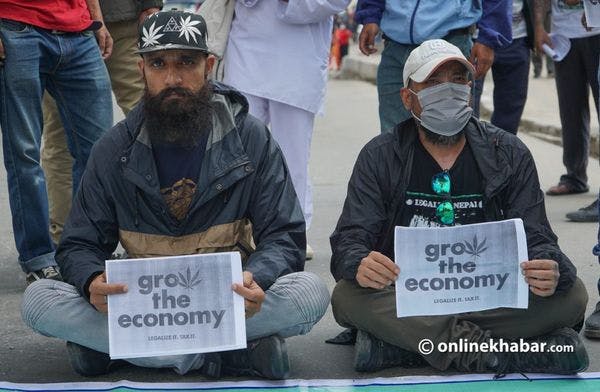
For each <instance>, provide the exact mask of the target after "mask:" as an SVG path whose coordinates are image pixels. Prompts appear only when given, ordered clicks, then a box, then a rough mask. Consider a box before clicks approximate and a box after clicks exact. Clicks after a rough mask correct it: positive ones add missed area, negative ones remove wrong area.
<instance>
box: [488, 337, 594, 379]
mask: <svg viewBox="0 0 600 392" xmlns="http://www.w3.org/2000/svg"><path fill="white" fill-rule="evenodd" d="M527 342H528V343H530V344H531V343H537V345H536V346H537V347H538V348H540V352H535V351H534V350H531V351H530V352H520V351H516V352H508V353H501V354H499V355H498V360H499V361H498V366H497V368H496V369H495V370H496V375H497V376H499V375H504V374H508V373H515V372H517V373H552V374H575V373H578V372H582V371H584V370H585V369H587V368H588V366H589V364H590V360H589V358H588V354H587V351H586V350H585V346H584V345H583V342H582V341H581V339H580V338H579V335H578V334H577V332H575V331H574V330H573V329H572V328H560V329H557V330H556V331H554V332H551V333H549V334H547V335H542V336H539V337H537V338H534V339H530V340H528V341H527ZM542 344H545V346H543V347H545V348H544V349H542V348H541V347H542ZM550 347H556V351H559V349H562V352H551V351H549V348H550ZM565 348H566V350H572V351H571V352H567V351H566V350H565Z"/></svg>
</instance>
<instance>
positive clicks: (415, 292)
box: [395, 219, 529, 317]
mask: <svg viewBox="0 0 600 392" xmlns="http://www.w3.org/2000/svg"><path fill="white" fill-rule="evenodd" d="M395 260H396V264H397V265H398V266H399V267H400V274H399V276H398V279H397V280H396V314H397V316H398V317H407V316H434V315H443V314H454V313H463V312H474V311H481V310H486V309H494V308H499V307H508V308H519V309H526V308H527V304H528V293H529V290H528V286H527V283H526V282H525V280H524V278H523V275H522V274H521V269H520V265H519V264H520V262H522V261H527V260H528V256H527V242H526V237H525V230H524V228H523V221H522V220H521V219H511V220H505V221H499V222H488V223H478V224H473V225H464V226H454V227H400V226H398V227H396V232H395Z"/></svg>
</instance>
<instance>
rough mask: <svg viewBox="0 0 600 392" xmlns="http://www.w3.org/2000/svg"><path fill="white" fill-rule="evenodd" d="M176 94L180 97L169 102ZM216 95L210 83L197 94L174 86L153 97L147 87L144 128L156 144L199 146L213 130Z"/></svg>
mask: <svg viewBox="0 0 600 392" xmlns="http://www.w3.org/2000/svg"><path fill="white" fill-rule="evenodd" d="M172 93H177V94H178V95H179V96H178V97H176V98H169V99H167V96H168V95H170V94H172ZM212 94H213V92H212V88H211V87H210V84H209V83H206V84H205V85H204V87H202V88H201V89H200V90H199V91H198V92H196V93H194V92H193V91H191V90H189V89H186V88H182V87H173V88H167V89H165V90H163V91H161V92H160V93H158V94H157V95H151V94H150V93H149V92H148V88H147V87H146V90H145V91H144V97H143V102H144V114H145V122H144V126H145V128H146V130H147V131H148V135H149V137H150V141H151V142H152V145H164V144H168V145H176V146H180V147H190V148H193V147H195V146H197V145H198V143H199V142H200V140H201V139H202V137H203V136H204V135H206V134H208V133H209V132H210V131H211V130H212V127H213V122H212V121H213V112H214V109H213V107H212V105H211V103H210V101H211V98H212Z"/></svg>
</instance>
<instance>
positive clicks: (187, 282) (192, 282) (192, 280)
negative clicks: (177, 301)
mask: <svg viewBox="0 0 600 392" xmlns="http://www.w3.org/2000/svg"><path fill="white" fill-rule="evenodd" d="M178 275H179V285H180V286H183V287H185V288H186V289H188V290H190V289H193V288H194V286H197V285H199V284H200V282H201V281H202V279H199V278H198V275H200V270H198V271H196V273H195V274H194V276H192V271H191V270H190V267H187V270H186V272H185V276H183V274H182V273H181V272H178Z"/></svg>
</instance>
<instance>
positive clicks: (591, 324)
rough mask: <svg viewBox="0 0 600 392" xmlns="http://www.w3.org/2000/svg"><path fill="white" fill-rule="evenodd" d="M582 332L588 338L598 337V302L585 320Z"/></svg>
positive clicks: (599, 337)
mask: <svg viewBox="0 0 600 392" xmlns="http://www.w3.org/2000/svg"><path fill="white" fill-rule="evenodd" d="M583 334H584V335H585V337H586V338H589V339H600V302H598V303H597V304H596V309H595V310H594V312H593V313H592V314H590V317H588V318H587V319H586V320H585V324H584V327H583Z"/></svg>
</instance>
